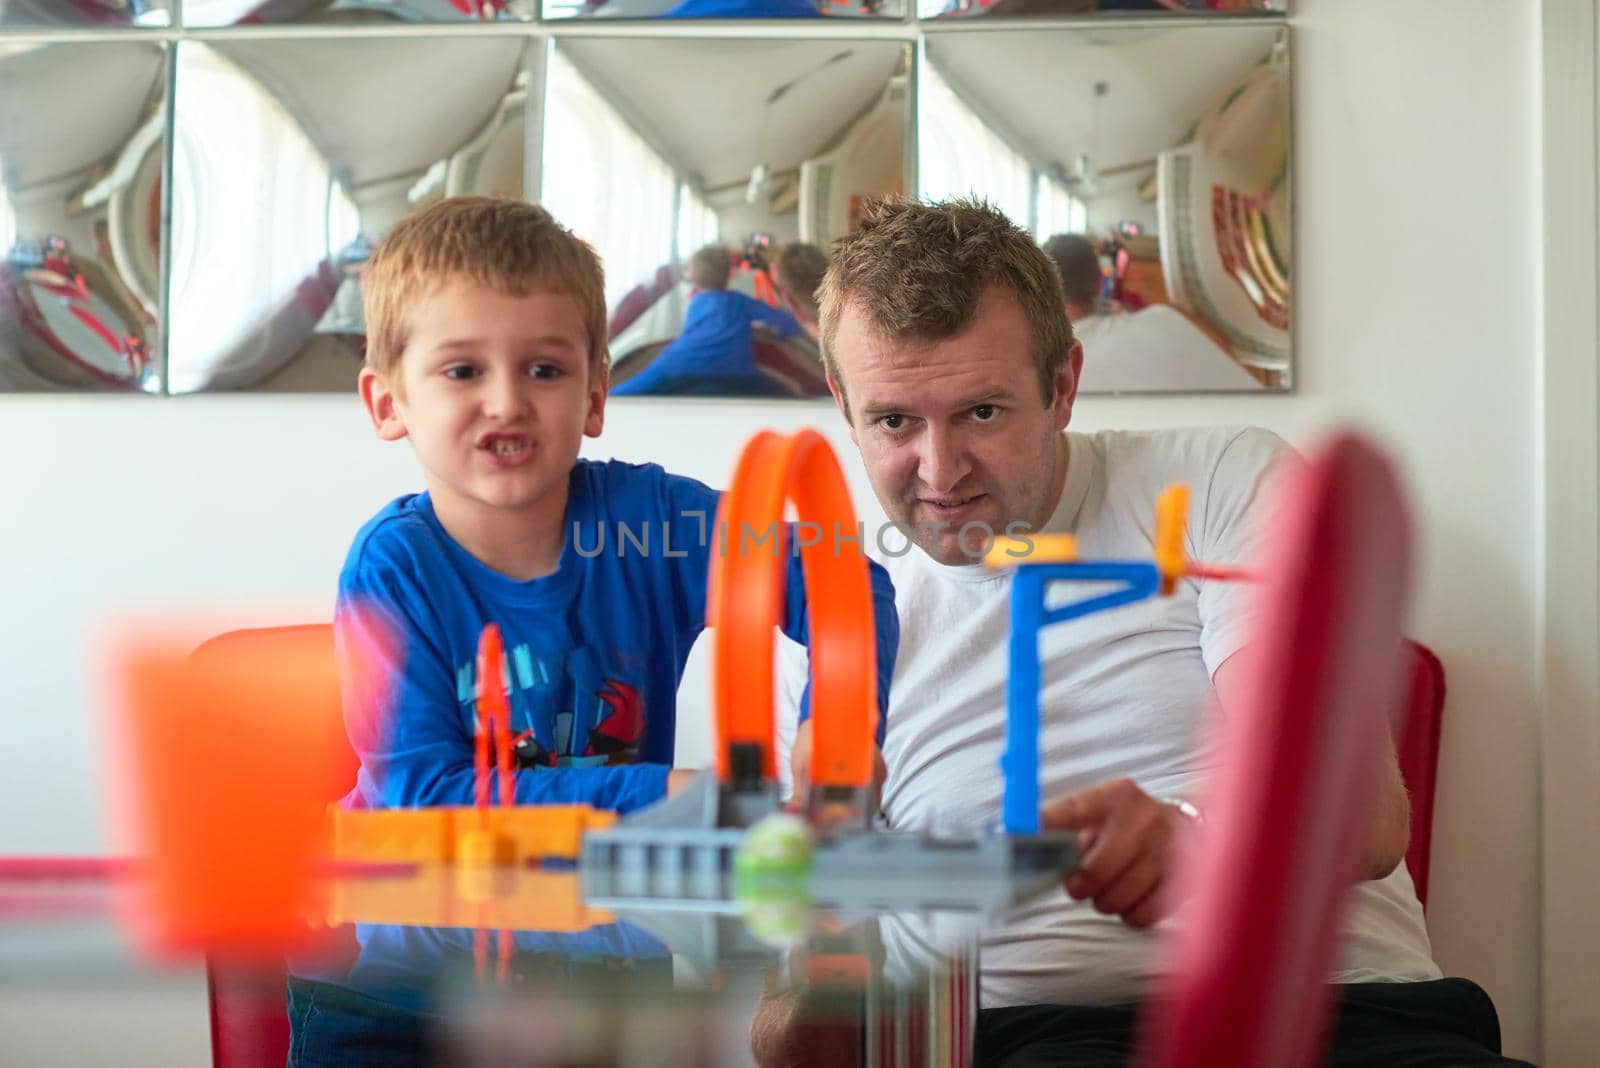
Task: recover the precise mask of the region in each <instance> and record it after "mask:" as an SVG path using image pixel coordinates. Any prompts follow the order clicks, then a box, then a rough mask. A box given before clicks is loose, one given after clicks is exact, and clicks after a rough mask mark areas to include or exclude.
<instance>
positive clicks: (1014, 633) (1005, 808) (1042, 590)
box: [1000, 560, 1161, 834]
mask: <svg viewBox="0 0 1600 1068" xmlns="http://www.w3.org/2000/svg"><path fill="white" fill-rule="evenodd" d="M1054 582H1121V583H1124V584H1125V585H1124V586H1123V588H1122V589H1119V590H1112V591H1111V592H1109V593H1103V594H1099V595H1098V596H1095V597H1086V598H1084V599H1083V600H1081V601H1074V602H1073V603H1071V604H1066V605H1061V606H1060V607H1058V608H1051V609H1046V608H1045V603H1044V599H1045V595H1046V594H1047V593H1048V592H1049V589H1050V585H1051V583H1054ZM1160 588H1161V571H1160V569H1159V568H1157V567H1156V565H1155V564H1153V563H1148V562H1141V561H1137V560H1128V561H1121V560H1098V561H1094V562H1086V561H1085V562H1080V561H1062V562H1052V563H1027V562H1019V563H1018V564H1017V570H1016V573H1015V574H1013V575H1012V577H1011V645H1010V657H1011V671H1010V674H1009V677H1008V678H1007V679H1006V748H1005V752H1004V753H1002V754H1001V756H1000V773H1001V775H1003V776H1004V778H1005V795H1004V799H1003V801H1002V808H1001V820H1002V822H1003V824H1004V826H1005V831H1006V833H1007V834H1038V833H1039V632H1040V631H1041V630H1043V629H1044V628H1045V627H1048V626H1052V625H1054V624H1056V623H1065V622H1066V621H1067V620H1069V619H1078V618H1080V617H1082V616H1087V615H1092V614H1094V613H1095V612H1103V611H1105V610H1106V609H1108V608H1117V607H1120V606H1121V605H1125V604H1132V603H1133V602H1134V601H1142V600H1144V599H1145V598H1147V597H1154V596H1155V595H1156V593H1157V592H1158V591H1159V590H1160Z"/></svg>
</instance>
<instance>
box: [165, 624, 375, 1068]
mask: <svg viewBox="0 0 1600 1068" xmlns="http://www.w3.org/2000/svg"><path fill="white" fill-rule="evenodd" d="M318 635H321V636H325V637H326V640H327V649H328V656H329V658H330V659H331V658H332V657H333V656H334V647H333V625H332V624H331V623H308V624H303V625H300V626H292V627H266V628H261V629H255V630H235V631H229V632H227V633H225V634H219V635H218V636H217V637H215V638H212V639H210V640H209V641H207V642H205V643H204V644H203V645H201V646H200V647H199V648H198V649H196V650H195V652H194V655H195V657H196V658H203V657H230V656H235V655H239V654H241V653H244V652H251V653H255V652H259V651H262V650H266V651H270V650H272V649H273V648H275V647H277V646H280V645H282V646H285V647H294V648H303V643H304V642H305V640H306V639H307V638H308V637H315V636H318ZM343 755H344V757H345V758H346V760H345V763H346V768H347V772H348V774H343V773H342V774H341V781H343V782H344V783H345V786H346V788H348V787H349V786H352V785H354V783H355V775H356V769H357V768H358V767H359V762H358V761H357V759H356V756H355V753H354V752H353V751H347V752H346V753H345V754H343ZM340 796H342V791H341V795H340ZM328 800H329V801H336V800H338V797H337V796H336V797H330V798H328ZM287 982H288V973H287V971H286V970H285V969H276V970H274V969H271V968H263V967H261V966H259V965H252V966H235V965H229V964H225V963H222V962H219V961H216V960H212V961H208V962H207V966H206V990H207V996H208V998H207V999H208V1001H209V1004H210V1011H211V1063H212V1064H213V1065H214V1066H215V1068H265V1066H267V1065H271V1066H272V1068H282V1066H283V1064H284V1062H285V1060H286V1059H287V1058H288V1056H289V1016H288V1011H287V1008H286V1006H285V986H286V983H287Z"/></svg>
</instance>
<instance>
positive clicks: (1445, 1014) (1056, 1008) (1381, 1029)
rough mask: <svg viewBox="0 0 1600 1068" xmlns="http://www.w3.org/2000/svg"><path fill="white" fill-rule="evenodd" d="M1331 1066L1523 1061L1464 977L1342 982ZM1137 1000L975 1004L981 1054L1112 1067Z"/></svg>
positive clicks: (1025, 1065) (1125, 1054) (986, 1062)
mask: <svg viewBox="0 0 1600 1068" xmlns="http://www.w3.org/2000/svg"><path fill="white" fill-rule="evenodd" d="M1337 1011H1338V1016H1337V1018H1336V1020H1335V1023H1334V1030H1333V1034H1332V1036H1331V1038H1332V1041H1331V1043H1330V1046H1329V1051H1328V1059H1327V1064H1328V1065H1329V1066H1330V1068H1475V1066H1479V1065H1499V1066H1503V1065H1525V1064H1526V1062H1524V1061H1513V1060H1508V1059H1507V1058H1505V1057H1502V1056H1500V1018H1499V1016H1498V1015H1497V1014H1496V1013H1495V1010H1494V1002H1492V1001H1490V1000H1489V995H1488V994H1486V993H1484V991H1483V988H1482V987H1480V986H1478V984H1477V983H1474V982H1472V981H1471V980H1469V979H1438V980H1434V981H1432V982H1426V983H1346V984H1341V985H1340V986H1339V991H1338V1001H1337ZM1138 1014H1139V1006H1138V1005H1137V1004H1129V1005H1019V1006H1016V1007H1014V1008H1006V1009H983V1010H980V1011H979V1013H978V1049H977V1063H978V1064H979V1065H980V1066H990V1065H993V1066H1003V1068H1031V1066H1035V1065H1070V1066H1072V1068H1079V1066H1082V1068H1109V1066H1113V1065H1114V1066H1117V1068H1121V1066H1122V1065H1125V1064H1127V1063H1128V1058H1129V1054H1130V1053H1131V1049H1132V1042H1133V1030H1134V1021H1135V1020H1136V1018H1137V1017H1138Z"/></svg>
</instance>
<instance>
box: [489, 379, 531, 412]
mask: <svg viewBox="0 0 1600 1068" xmlns="http://www.w3.org/2000/svg"><path fill="white" fill-rule="evenodd" d="M483 407H484V411H485V412H487V413H488V414H489V415H491V416H493V417H495V418H497V419H514V418H516V417H517V416H520V415H522V414H523V413H524V412H526V411H527V410H528V401H527V396H526V395H525V393H524V391H523V384H522V382H520V381H518V380H517V377H516V376H515V375H497V376H495V377H494V378H491V379H490V380H489V383H488V386H487V388H486V389H485V391H484V398H483Z"/></svg>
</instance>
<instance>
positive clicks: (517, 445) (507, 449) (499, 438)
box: [478, 434, 529, 460]
mask: <svg viewBox="0 0 1600 1068" xmlns="http://www.w3.org/2000/svg"><path fill="white" fill-rule="evenodd" d="M478 448H480V449H482V450H483V451H484V452H487V453H488V454H489V455H491V456H494V457H496V458H498V459H503V460H507V459H515V458H516V457H518V456H522V455H523V454H525V453H526V452H527V451H528V448H529V442H528V439H527V438H526V437H524V436H523V435H521V434H485V435H484V436H483V437H481V438H479V439H478Z"/></svg>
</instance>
